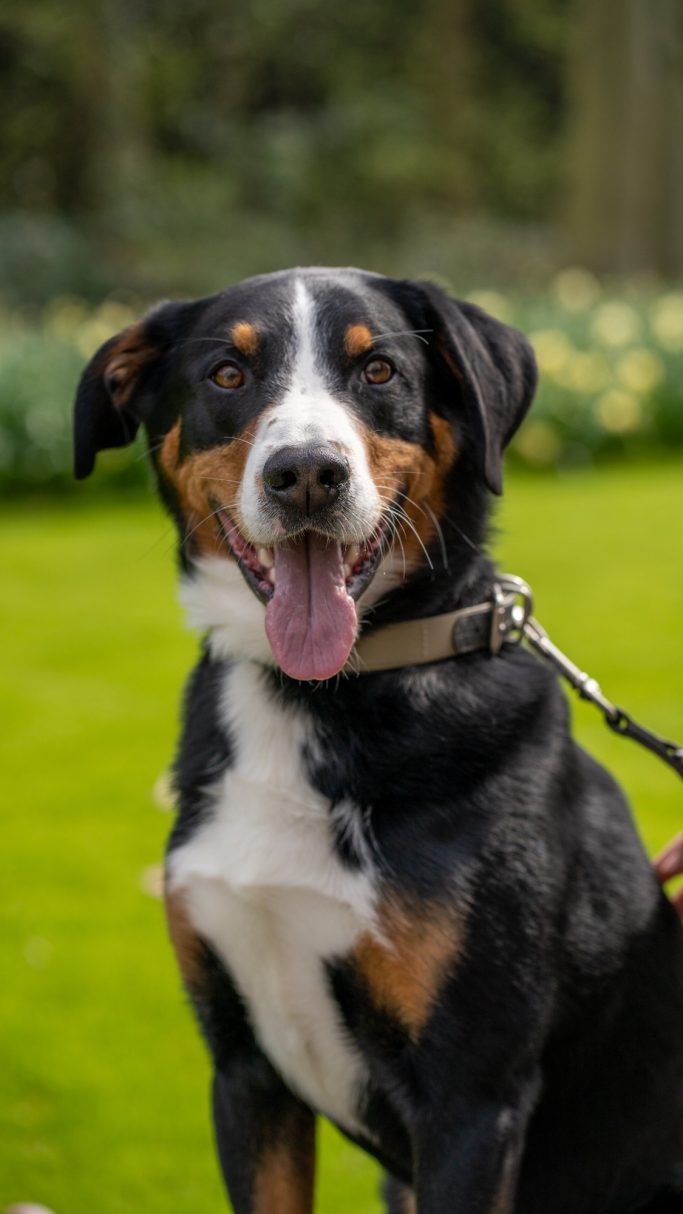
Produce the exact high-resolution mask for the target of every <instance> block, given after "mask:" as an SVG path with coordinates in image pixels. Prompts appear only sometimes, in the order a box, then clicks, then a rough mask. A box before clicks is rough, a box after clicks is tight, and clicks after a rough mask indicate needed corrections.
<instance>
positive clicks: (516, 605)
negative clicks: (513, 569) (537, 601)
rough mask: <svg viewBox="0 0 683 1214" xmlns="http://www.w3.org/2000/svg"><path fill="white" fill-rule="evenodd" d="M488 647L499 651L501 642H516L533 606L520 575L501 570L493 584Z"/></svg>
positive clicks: (532, 600)
mask: <svg viewBox="0 0 683 1214" xmlns="http://www.w3.org/2000/svg"><path fill="white" fill-rule="evenodd" d="M491 597H492V608H493V609H492V611H491V633H490V636H489V650H490V652H491V653H500V650H501V648H502V646H503V645H519V643H520V641H521V640H523V638H524V632H525V628H526V625H527V622H528V620H529V619H530V617H531V612H532V610H533V606H534V598H533V595H532V593H531V589H530V588H529V586H528V585H527V583H526V582H525V581H524V579H523V578H521V577H517V576H516V575H515V574H514V573H504V574H502V575H501V577H500V578H499V579H498V581H497V582H494V583H493V592H492V596H491Z"/></svg>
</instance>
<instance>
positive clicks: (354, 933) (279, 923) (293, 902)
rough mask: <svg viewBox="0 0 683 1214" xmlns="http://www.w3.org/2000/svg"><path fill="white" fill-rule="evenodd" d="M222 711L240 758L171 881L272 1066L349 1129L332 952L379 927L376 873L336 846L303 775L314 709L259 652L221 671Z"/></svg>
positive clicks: (352, 1063) (325, 813) (344, 1042)
mask: <svg viewBox="0 0 683 1214" xmlns="http://www.w3.org/2000/svg"><path fill="white" fill-rule="evenodd" d="M224 716H225V724H226V727H227V728H228V731H229V734H230V737H231V740H232V743H233V746H234V764H233V766H232V768H231V769H230V770H229V771H228V772H227V773H226V774H225V776H224V777H223V779H222V780H221V782H220V783H219V784H218V785H217V786H216V788H215V801H214V809H213V814H212V816H211V818H210V819H209V820H208V821H207V822H206V823H205V824H204V825H203V826H202V827H201V828H200V829H199V830H198V831H197V832H195V834H194V835H193V836H192V837H191V839H190V840H189V841H188V842H187V843H185V844H184V845H183V846H182V847H180V848H179V849H178V850H177V851H175V852H174V853H173V854H172V855H171V858H170V861H169V884H170V887H171V889H173V890H182V891H183V896H184V900H185V904H186V906H187V910H188V913H189V916H190V919H191V921H192V923H193V925H194V927H195V929H196V930H197V931H198V932H199V933H200V935H202V936H203V937H204V938H205V939H206V940H208V941H209V942H210V943H211V945H212V946H213V948H214V949H215V950H216V951H217V953H218V954H219V955H220V957H221V958H222V959H223V961H224V963H225V965H226V966H227V968H228V970H229V972H230V974H231V975H232V978H233V980H234V982H235V984H236V986H237V988H238V990H239V992H240V994H241V996H242V998H243V1000H244V1002H245V1004H246V1006H247V1009H248V1013H249V1016H250V1019H251V1023H252V1026H253V1028H254V1031H255V1034H256V1037H257V1039H258V1041H259V1043H260V1045H261V1047H262V1048H263V1050H264V1051H265V1053H266V1054H267V1055H268V1056H269V1057H270V1059H271V1061H272V1062H273V1063H274V1065H275V1066H276V1068H277V1069H278V1070H279V1071H280V1073H281V1074H282V1076H283V1077H284V1078H285V1080H286V1081H287V1082H288V1083H289V1085H290V1086H291V1087H292V1089H293V1090H294V1091H296V1092H298V1093H299V1094H300V1095H301V1096H302V1097H303V1098H304V1099H306V1100H307V1101H308V1102H309V1103H311V1105H312V1106H313V1107H314V1108H317V1109H319V1110H320V1111H321V1112H324V1113H326V1114H327V1115H328V1116H330V1117H332V1118H333V1119H334V1120H336V1121H338V1122H340V1123H341V1124H342V1125H344V1126H345V1127H346V1128H347V1129H349V1130H352V1131H353V1130H354V1129H357V1128H358V1121H357V1117H356V1114H355V1109H356V1104H357V1091H358V1087H359V1084H360V1082H361V1080H362V1077H363V1069H362V1063H361V1060H360V1057H359V1056H358V1054H357V1053H356V1052H355V1050H354V1048H353V1046H352V1044H351V1042H350V1041H349V1039H348V1037H347V1034H346V1032H345V1029H344V1027H343V1024H342V1023H341V1020H340V1018H339V1014H338V1011H337V1008H336V1005H335V1004H334V1002H333V1000H332V998H331V996H330V994H329V989H328V985H327V980H326V974H325V966H324V963H325V961H326V960H328V959H330V958H333V957H335V956H340V955H343V954H344V953H346V952H347V951H348V950H349V949H351V948H352V947H353V945H354V943H355V942H356V941H357V939H358V938H359V936H360V935H361V934H362V933H363V932H364V931H367V930H369V929H370V930H371V929H372V927H373V921H374V916H373V886H372V881H371V874H370V873H369V872H368V871H367V869H366V871H365V872H358V871H354V870H350V869H348V868H346V867H344V866H343V865H342V864H341V863H340V861H339V860H338V858H337V857H336V855H335V852H334V849H333V847H332V841H331V833H330V818H329V814H330V807H329V803H328V802H327V801H326V800H325V798H324V797H322V796H321V795H320V794H319V793H317V792H316V791H315V790H314V789H313V788H312V787H311V786H310V784H309V783H308V782H307V780H306V776H305V770H304V764H303V758H302V748H303V746H304V745H305V743H306V741H307V722H306V719H305V717H304V716H302V715H301V714H299V713H298V712H295V711H293V710H291V709H288V708H283V707H282V706H281V705H279V704H277V703H276V702H275V701H274V699H273V697H272V695H271V694H270V692H269V691H268V689H267V687H266V685H265V683H264V679H263V672H262V671H261V670H260V669H259V667H258V666H257V665H255V664H254V663H252V662H248V661H247V662H242V663H240V664H239V665H237V666H235V667H233V669H232V670H231V671H230V672H229V674H228V675H227V676H226V686H225V697H224ZM308 741H309V744H310V739H308ZM337 812H339V808H338V810H337ZM341 812H342V813H343V809H342V810H341Z"/></svg>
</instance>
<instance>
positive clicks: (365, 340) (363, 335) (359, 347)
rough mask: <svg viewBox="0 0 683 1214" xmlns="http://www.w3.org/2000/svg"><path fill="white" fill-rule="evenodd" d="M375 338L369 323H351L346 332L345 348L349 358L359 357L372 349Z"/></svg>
mask: <svg viewBox="0 0 683 1214" xmlns="http://www.w3.org/2000/svg"><path fill="white" fill-rule="evenodd" d="M373 341H374V338H373V336H372V333H371V332H370V330H369V329H368V326H367V325H349V327H348V328H347V330H346V333H345V334H344V349H345V350H346V353H347V354H348V356H349V358H357V357H358V355H359V354H366V353H367V351H368V350H371V349H372V343H373Z"/></svg>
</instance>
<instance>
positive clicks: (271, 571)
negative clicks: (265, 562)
mask: <svg viewBox="0 0 683 1214" xmlns="http://www.w3.org/2000/svg"><path fill="white" fill-rule="evenodd" d="M266 579H267V580H268V581H269V582H270V584H271V586H274V585H275V570H274V569H268V570H267V571H266Z"/></svg>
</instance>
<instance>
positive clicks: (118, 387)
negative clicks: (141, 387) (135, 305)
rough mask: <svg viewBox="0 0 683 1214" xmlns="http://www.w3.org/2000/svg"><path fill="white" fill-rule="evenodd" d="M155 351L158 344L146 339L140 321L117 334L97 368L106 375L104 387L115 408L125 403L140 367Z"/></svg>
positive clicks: (156, 352) (155, 355) (130, 393)
mask: <svg viewBox="0 0 683 1214" xmlns="http://www.w3.org/2000/svg"><path fill="white" fill-rule="evenodd" d="M158 354H159V350H158V348H157V347H156V346H153V345H150V344H149V342H147V341H146V339H145V326H144V323H143V322H142V321H137V322H136V323H135V324H134V325H129V327H128V328H127V329H124V330H123V333H121V334H119V337H118V339H117V341H116V343H115V345H114V346H112V347H111V348H110V349H109V350H108V351H107V352H106V354H105V356H104V358H103V360H102V363H101V366H100V367H99V368H98V370H99V373H100V375H102V376H104V377H105V378H106V381H107V390H108V391H109V394H110V395H111V398H112V401H113V402H114V404H115V406H116V407H117V409H121V408H123V406H124V405H125V404H127V402H128V400H129V398H130V396H131V395H132V392H133V389H134V387H135V381H136V379H137V378H138V376H139V374H140V371H141V370H142V368H143V367H144V366H146V364H147V363H149V362H153V361H154V359H155V358H157V357H158Z"/></svg>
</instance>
